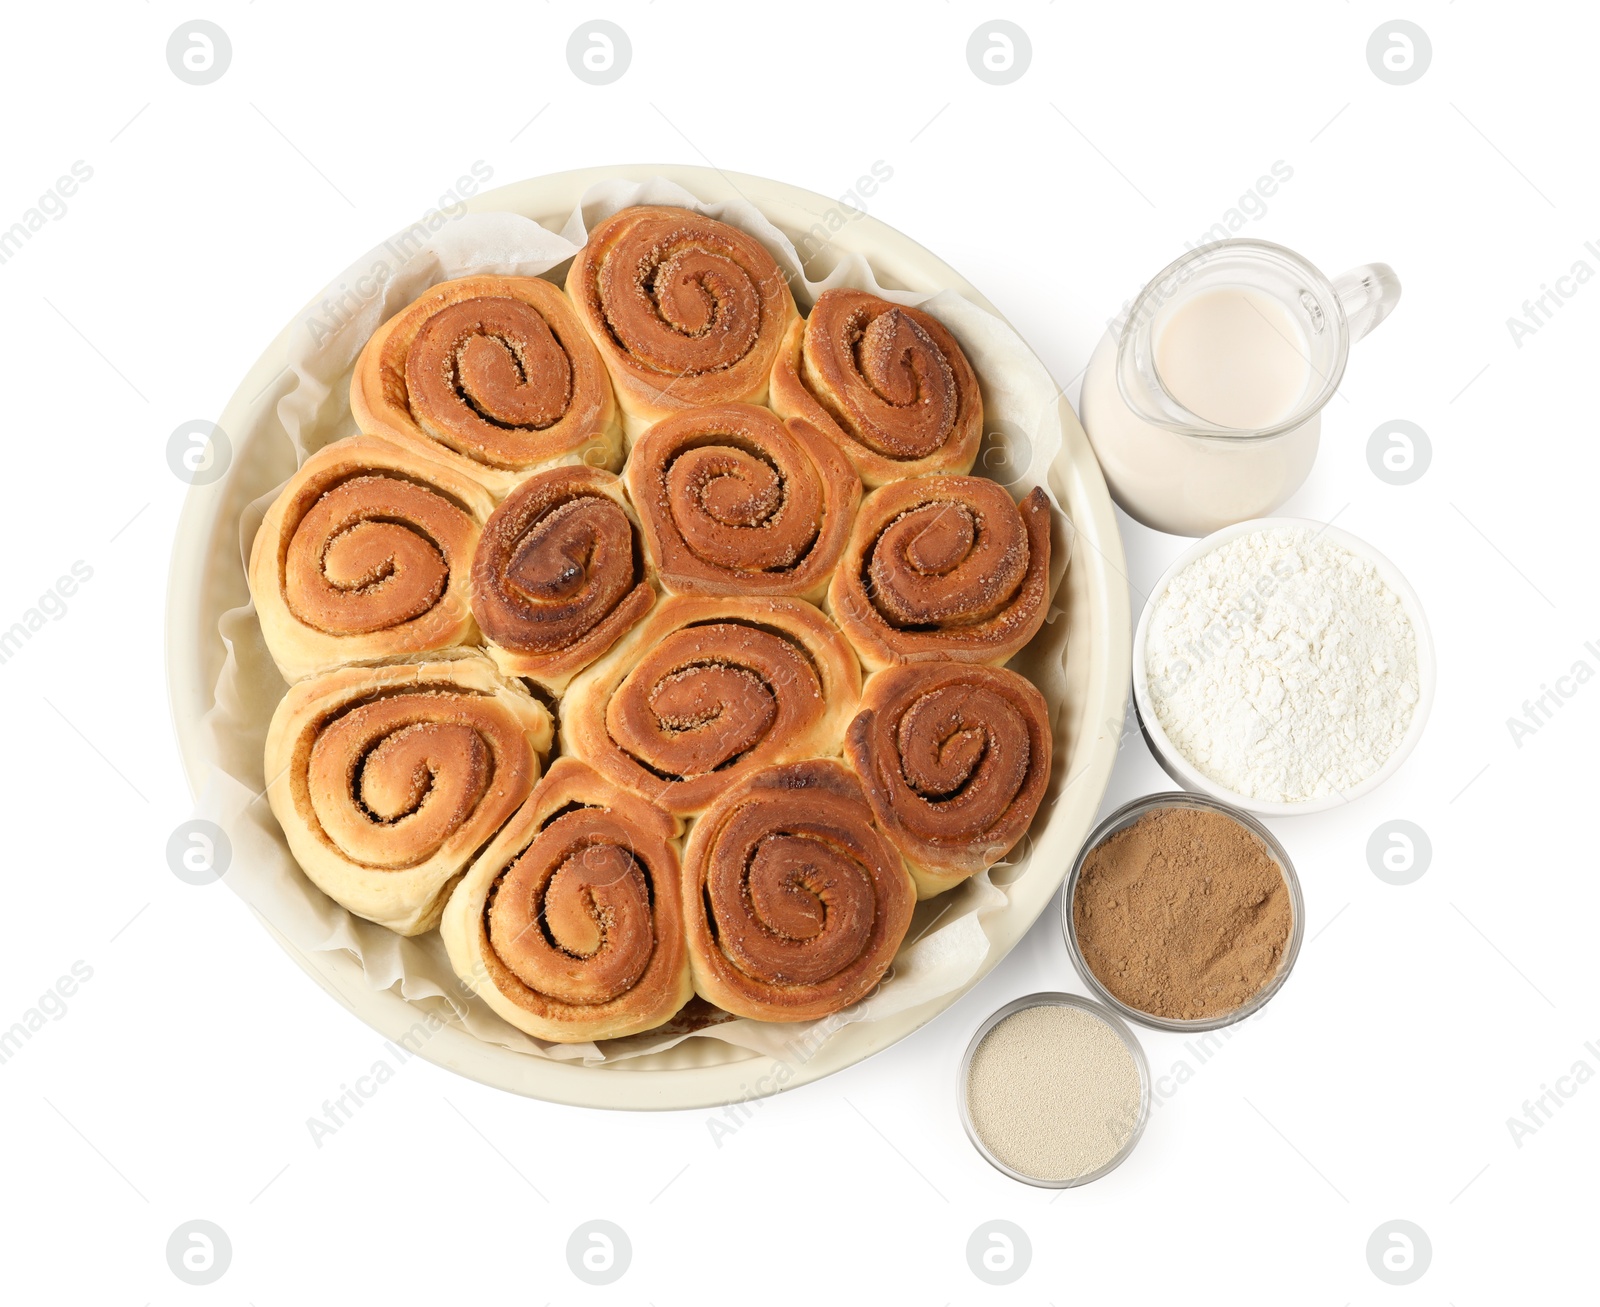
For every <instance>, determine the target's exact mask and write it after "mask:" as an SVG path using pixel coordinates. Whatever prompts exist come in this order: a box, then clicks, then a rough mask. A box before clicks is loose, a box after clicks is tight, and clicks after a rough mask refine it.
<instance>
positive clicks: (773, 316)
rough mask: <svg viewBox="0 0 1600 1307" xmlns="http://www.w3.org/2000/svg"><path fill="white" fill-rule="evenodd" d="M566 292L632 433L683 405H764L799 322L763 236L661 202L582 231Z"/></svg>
mask: <svg viewBox="0 0 1600 1307" xmlns="http://www.w3.org/2000/svg"><path fill="white" fill-rule="evenodd" d="M567 294H568V295H569V296H571V298H572V302H573V303H574V304H575V305H576V306H577V309H578V317H579V318H580V319H581V320H582V322H583V325H584V327H585V328H587V329H588V332H589V335H590V337H591V338H592V339H593V341H594V343H595V346H596V347H597V348H598V349H599V351H600V355H601V357H602V358H603V359H605V363H606V367H607V368H608V369H609V370H610V372H611V380H612V383H613V384H614V385H615V387H616V391H617V401H618V402H619V403H620V404H621V405H622V411H623V414H624V417H625V421H626V425H627V429H628V434H629V436H630V437H636V436H638V435H639V434H640V433H641V432H642V431H643V430H644V429H645V428H646V427H647V426H649V425H650V424H651V423H652V422H659V421H660V420H661V419H662V418H665V417H670V416H672V414H674V413H677V412H679V411H680V410H682V409H686V408H696V407H699V406H701V405H705V404H722V403H727V402H729V401H746V402H748V403H752V404H760V403H763V402H765V400H766V397H767V384H768V374H769V373H770V372H771V371H772V363H773V360H774V359H775V358H776V357H777V354H778V346H779V344H780V343H781V342H782V340H783V333H784V331H785V329H786V328H787V327H788V326H789V323H790V322H791V321H794V320H795V319H796V313H795V307H794V297H793V296H792V295H791V294H790V293H789V284H788V282H787V281H786V280H785V279H784V275H783V273H782V271H781V270H780V269H779V267H778V265H777V263H776V262H774V261H773V258H772V255H771V254H769V253H767V250H766V247H765V246H763V245H762V244H761V242H760V241H758V240H756V239H755V237H753V236H749V235H746V234H745V233H744V232H742V231H740V230H739V229H738V228H737V227H730V226H729V225H728V224H727V223H725V222H718V221H716V220H715V219H714V218H705V217H702V216H701V215H699V214H697V213H695V212H693V211H692V210H690V209H677V208H672V207H669V206H665V205H652V204H646V205H637V206H635V207H633V208H629V209H622V210H620V211H619V212H617V213H614V214H612V216H611V217H609V218H607V219H606V220H605V221H604V222H602V223H600V224H599V225H598V226H597V227H596V228H595V229H594V230H593V231H592V232H590V233H589V241H588V244H586V245H585V246H584V247H583V251H582V253H580V254H579V255H578V257H577V258H576V259H574V260H573V263H572V270H571V271H570V272H569V273H568V274H567Z"/></svg>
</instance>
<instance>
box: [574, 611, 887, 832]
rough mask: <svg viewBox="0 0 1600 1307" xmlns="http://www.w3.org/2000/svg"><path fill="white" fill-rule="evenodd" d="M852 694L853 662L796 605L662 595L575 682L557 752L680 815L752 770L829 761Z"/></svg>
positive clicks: (816, 616)
mask: <svg viewBox="0 0 1600 1307" xmlns="http://www.w3.org/2000/svg"><path fill="white" fill-rule="evenodd" d="M860 696H861V671H860V668H859V666H858V665H857V663H856V660H855V655H853V654H852V653H851V652H850V646H849V645H848V644H846V643H845V641H844V639H843V638H842V637H841V636H840V635H839V632H838V631H837V630H836V629H835V628H834V626H833V624H832V623H831V622H830V621H828V619H827V618H826V617H824V616H823V615H822V614H821V613H820V612H819V611H817V609H815V608H813V607H812V606H811V605H810V604H808V603H804V602H802V601H801V600H798V599H777V598H773V599H759V598H710V597H699V596H687V595H685V596H678V597H675V598H670V599H664V600H662V601H661V603H660V604H658V605H657V606H656V609H655V611H654V612H653V613H651V614H650V616H649V617H647V618H646V619H645V620H644V621H643V622H641V623H640V624H639V625H638V626H636V627H634V629H633V630H632V631H630V632H629V633H628V635H627V636H626V637H624V638H623V640H622V641H621V642H620V643H618V645H617V646H616V648H614V649H613V650H612V651H611V652H610V653H609V654H607V655H606V656H605V657H604V658H602V659H601V660H600V661H599V662H598V663H596V664H595V665H594V666H593V667H591V668H590V669H589V670H588V671H586V672H584V673H583V674H582V675H580V676H579V677H577V678H576V679H575V680H574V681H573V682H572V685H571V687H570V688H569V689H568V691H567V695H566V698H565V700H564V701H563V703H562V706H561V749H562V752H563V753H564V754H572V755H574V756H576V757H579V758H582V759H583V760H584V761H586V762H588V763H590V764H591V765H592V766H593V767H594V768H595V769H596V770H597V771H599V772H601V773H602V774H603V775H604V776H606V777H607V778H608V779H610V780H611V781H613V782H615V783H616V784H618V785H622V786H625V787H627V788H628V789H631V790H633V791H634V792H635V793H638V794H642V795H644V796H645V797H646V798H648V799H651V800H652V801H654V802H655V803H658V804H659V805H660V806H661V807H662V808H664V809H665V810H666V811H668V812H671V813H675V814H677V815H678V816H692V815H694V814H695V813H698V812H701V811H703V810H704V809H705V808H706V807H707V805H709V804H710V803H711V801H712V799H714V798H715V797H716V796H717V795H718V794H720V793H722V792H723V791H724V790H726V789H727V788H728V786H729V785H731V784H733V783H734V782H735V781H737V780H738V779H740V778H741V777H743V776H745V775H747V774H748V773H749V772H752V771H754V770H756V769H757V768H759V767H763V766H767V765H769V764H771V763H779V762H789V761H792V760H794V759H797V758H806V757H814V756H816V755H819V754H833V755H837V754H838V752H839V748H840V740H841V738H842V736H843V733H844V727H845V724H846V723H847V722H848V721H849V720H850V718H851V717H853V716H854V715H855V711H856V703H857V701H858V700H859V698H860Z"/></svg>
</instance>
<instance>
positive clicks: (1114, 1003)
mask: <svg viewBox="0 0 1600 1307" xmlns="http://www.w3.org/2000/svg"><path fill="white" fill-rule="evenodd" d="M1158 808H1195V809H1199V810H1201V811H1204V812H1219V813H1221V814H1222V815H1223V816H1225V817H1231V818H1233V820H1234V821H1236V822H1238V823H1239V824H1240V825H1241V826H1243V827H1244V828H1245V829H1246V830H1248V831H1249V832H1250V833H1251V834H1252V835H1254V836H1256V838H1257V839H1259V840H1260V841H1261V842H1262V844H1264V845H1265V846H1266V848H1267V851H1268V852H1269V853H1271V854H1272V857H1273V860H1274V861H1276V862H1277V864H1278V869H1279V870H1280V871H1282V872H1283V882H1284V884H1285V885H1287V886H1288V887H1289V910H1290V913H1291V916H1292V918H1293V920H1292V921H1291V922H1290V926H1289V941H1288V943H1287V945H1286V946H1285V947H1284V950H1283V958H1282V960H1281V961H1280V962H1279V963H1278V970H1277V973H1276V974H1275V975H1274V976H1273V977H1272V979H1271V980H1269V981H1268V982H1267V983H1266V984H1265V985H1263V986H1262V987H1261V988H1260V989H1258V990H1257V991H1256V992H1255V993H1254V994H1252V995H1251V996H1250V998H1249V999H1247V1000H1246V1001H1245V1003H1244V1004H1243V1006H1241V1007H1237V1008H1235V1009H1234V1010H1233V1011H1231V1012H1223V1013H1220V1014H1219V1015H1217V1016H1214V1017H1198V1018H1196V1019H1194V1020H1192V1021H1185V1020H1181V1019H1179V1018H1176V1017H1162V1016H1156V1015H1155V1014H1154V1013H1151V1012H1141V1011H1139V1009H1138V1008H1135V1007H1129V1006H1128V1005H1127V1004H1126V1003H1124V1002H1122V1000H1121V999H1119V998H1117V997H1116V995H1114V994H1113V993H1111V991H1110V990H1108V989H1107V988H1106V987H1105V986H1104V985H1103V984H1101V983H1100V978H1099V977H1098V976H1096V975H1095V974H1094V971H1093V970H1092V969H1091V968H1090V966H1089V963H1088V961H1087V959H1085V958H1084V956H1083V949H1082V947H1081V946H1080V945H1079V943H1078V928H1077V924H1076V922H1075V921H1074V919H1073V912H1072V901H1073V899H1074V898H1076V897H1077V893H1078V877H1079V876H1080V875H1082V874H1083V864H1084V863H1085V862H1086V861H1088V858H1089V855H1090V854H1091V853H1092V852H1094V850H1095V849H1097V848H1099V847H1100V845H1101V844H1103V843H1104V842H1105V841H1106V840H1107V839H1109V838H1110V837H1111V836H1112V835H1115V834H1116V833H1117V832H1118V831H1120V830H1124V829H1126V828H1127V827H1129V826H1131V825H1133V823H1134V822H1136V821H1138V820H1139V818H1140V817H1142V816H1144V815H1145V813H1147V812H1154V811H1155V810H1156V809H1158ZM1061 931H1062V934H1063V935H1065V936H1066V940H1067V952H1068V953H1069V954H1071V955H1072V965H1073V966H1074V967H1076V968H1077V971H1078V975H1080V976H1081V977H1083V983H1084V984H1086V985H1087V986H1088V987H1089V989H1090V990H1091V991H1092V992H1093V993H1094V995H1095V996H1096V997H1097V998H1099V999H1100V1000H1101V1002H1103V1003H1105V1004H1106V1006H1107V1007H1109V1008H1110V1009H1111V1010H1112V1011H1113V1012H1117V1013H1120V1014H1121V1015H1122V1016H1125V1017H1127V1018H1128V1019H1129V1020H1130V1021H1138V1022H1140V1023H1141V1024H1143V1025H1147V1026H1153V1027H1155V1028H1156V1029H1157V1030H1180V1031H1188V1030H1218V1029H1221V1028H1222V1027H1223V1026H1231V1025H1232V1024H1233V1023H1234V1022H1236V1021H1243V1020H1244V1019H1245V1018H1246V1017H1247V1016H1249V1015H1250V1014H1251V1013H1253V1012H1256V1011H1259V1010H1260V1008H1261V1007H1262V1005H1263V1004H1265V1003H1266V1001H1267V1000H1268V999H1270V998H1271V997H1272V996H1273V995H1274V994H1276V993H1277V992H1278V991H1279V990H1280V989H1282V988H1283V982H1284V981H1285V980H1287V979H1288V978H1289V972H1290V971H1292V970H1293V969H1294V964H1295V959H1296V958H1298V957H1299V956H1300V943H1301V941H1302V940H1303V939H1304V938H1305V933H1306V905H1305V899H1304V897H1303V896H1302V895H1301V893H1300V878H1299V877H1298V876H1296V875H1295V871H1294V864H1293V863H1291V862H1290V861H1289V855H1288V854H1287V853H1285V852H1284V849H1283V845H1281V844H1279V843H1278V841H1277V839H1276V837H1274V835H1273V834H1272V832H1271V831H1269V830H1268V829H1267V828H1266V827H1265V826H1263V825H1262V824H1261V823H1260V822H1259V821H1257V820H1256V819H1255V818H1254V817H1252V816H1251V815H1250V814H1249V813H1248V812H1245V811H1243V810H1242V809H1240V808H1236V807H1234V806H1233V805H1232V804H1230V803H1223V802H1222V800H1220V799H1213V798H1211V797H1210V796H1209V795H1205V794H1189V793H1186V792H1184V791H1182V790H1171V791H1167V792H1164V793H1161V794H1147V795H1145V796H1144V798H1142V799H1135V800H1134V801H1133V802H1132V803H1126V804H1123V806H1122V807H1120V808H1118V809H1117V810H1116V811H1115V812H1113V813H1112V814H1111V815H1110V816H1109V817H1107V818H1106V819H1105V820H1104V821H1103V822H1101V823H1100V824H1099V825H1098V826H1096V827H1095V828H1094V830H1093V831H1091V832H1090V834H1089V838H1088V839H1087V840H1085V841H1084V843H1083V847H1082V848H1081V849H1079V850H1078V856H1077V857H1076V858H1075V859H1074V860H1073V863H1072V870H1071V872H1070V873H1068V875H1067V882H1066V886H1065V888H1064V889H1063V890H1062V893H1061Z"/></svg>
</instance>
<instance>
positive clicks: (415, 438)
mask: <svg viewBox="0 0 1600 1307" xmlns="http://www.w3.org/2000/svg"><path fill="white" fill-rule="evenodd" d="M350 411H351V412H352V413H353V414H354V415H355V419H356V424H357V425H358V426H359V427H360V428H361V430H362V431H365V432H376V433H379V434H382V435H385V436H387V437H388V438H389V439H391V440H394V441H396V442H397V443H399V444H401V445H404V446H406V447H407V448H410V449H416V450H420V451H422V452H424V453H428V454H431V455H432V456H433V457H435V458H439V459H442V460H443V461H445V462H447V463H449V464H450V465H451V466H452V467H454V468H455V469H456V470H457V471H458V472H464V473H466V474H467V475H468V476H470V477H473V478H475V479H476V480H477V481H478V482H479V483H480V484H482V485H484V486H486V487H487V488H488V489H489V490H491V491H492V492H493V493H494V494H495V495H496V496H500V495H504V494H505V493H506V492H507V491H508V490H510V489H511V487H512V486H513V485H515V484H516V483H517V481H518V480H520V479H521V478H522V477H523V476H524V475H525V474H526V473H528V472H530V471H532V470H533V469H535V468H539V467H547V466H549V465H550V464H553V463H587V464H590V465H591V466H595V467H606V468H615V467H617V466H618V465H619V463H620V462H621V459H622V428H621V425H620V421H619V418H618V415H617V407H616V400H615V399H614V398H613V396H612V393H611V383H610V381H609V380H608V379H607V377H606V370H605V367H604V365H603V364H602V363H601V362H600V356H599V355H598V354H597V353H596V352H595V349H594V346H593V345H592V344H591V343H590V341H589V337H588V335H587V333H586V332H585V331H584V330H583V328H582V326H580V325H579V323H578V318H577V315H576V314H574V313H573V311H572V305H571V303H570V302H569V301H568V300H567V298H566V296H564V295H563V294H562V293H561V288H560V287H558V286H557V285H556V284H555V283H554V282H549V281H545V280H544V279H543V278H542V277H492V276H481V277H462V278H459V279H458V280H456V281H446V282H441V283H440V284H439V285H437V286H435V287H433V288H432V289H431V290H430V291H428V293H427V294H426V295H423V296H422V297H421V298H419V299H417V300H415V301H413V302H412V303H411V304H408V305H407V306H406V307H405V308H403V309H401V310H400V312H398V313H396V314H395V315H394V317H392V318H390V319H389V320H388V321H387V322H385V323H384V324H383V325H382V326H381V327H379V328H378V330H377V331H375V332H374V333H373V334H372V339H371V340H369V341H368V342H367V344H366V347H365V348H364V349H363V350H362V351H361V357H360V358H359V359H357V360H356V368H355V375H354V376H353V377H352V378H351V382H350Z"/></svg>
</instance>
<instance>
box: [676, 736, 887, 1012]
mask: <svg viewBox="0 0 1600 1307" xmlns="http://www.w3.org/2000/svg"><path fill="white" fill-rule="evenodd" d="M684 879H685V892H684V907H685V914H686V916H687V919H688V931H689V960H690V966H691V968H692V970H693V973H694V984H695V990H696V991H697V992H698V993H699V994H700V995H701V997H703V998H705V999H707V1000H709V1001H710V1002H712V1003H715V1004H716V1005H717V1006H718V1007H721V1008H724V1009H725V1010H727V1011H729V1012H734V1013H737V1014H738V1015H740V1016H745V1017H754V1018H756V1019H758V1020H763V1021H809V1020H814V1019H816V1018H817V1017H823V1016H827V1015H829V1014H830V1013H834V1012H838V1011H840V1010H841V1009H843V1008H846V1007H849V1006H850V1005H851V1004H852V1003H856V1002H859V1001H860V1000H861V999H863V998H865V997H866V996H867V994H869V993H870V992H871V991H872V989H873V988H874V986H876V985H877V984H878V982H879V981H880V980H882V979H883V976H884V973H885V972H886V971H887V970H888V968H889V964H890V963H891V962H892V961H893V960H894V955H895V951H896V950H897V949H898V948H899V947H900V942H901V941H902V940H903V939H904V938H905V933H906V929H907V927H908V926H909V925H910V924H911V913H912V909H913V907H914V905H915V902H916V891H915V889H914V887H913V885H912V882H911V878H910V876H909V875H907V873H906V869H905V867H904V865H903V864H902V862H901V861H900V855H899V854H898V853H897V852H896V851H895V849H894V847H893V846H892V845H891V844H890V843H889V842H888V841H887V840H886V839H884V837H883V835H882V834H881V833H880V832H879V831H878V829H877V828H876V827H875V826H874V825H873V822H872V810H871V809H870V808H869V807H868V806H867V802H866V800H865V798H864V797H863V796H862V793H861V786H860V783H859V782H858V781H857V779H856V778H855V776H853V775H852V774H851V773H850V772H849V771H848V770H847V769H846V768H845V767H843V766H842V765H841V764H839V763H838V762H835V761H833V760H831V759H812V760H808V761H804V762H796V763H789V764H786V765H783V766H778V767H769V768H765V769H763V770H760V771H756V772H754V773H752V774H750V775H748V776H746V777H744V778H743V779H742V780H740V781H739V782H737V783H736V784H735V785H734V786H733V787H732V788H731V789H729V790H728V791H727V793H725V794H724V795H723V797H722V798H720V799H718V801H717V802H716V803H715V804H714V805H713V806H712V807H711V809H710V810H709V811H707V812H706V814H705V815H704V816H703V817H701V818H700V819H699V820H698V821H697V822H696V823H695V826H694V830H693V831H692V832H691V833H690V836H689V842H688V846H687V847H686V848H685V850H684Z"/></svg>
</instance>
